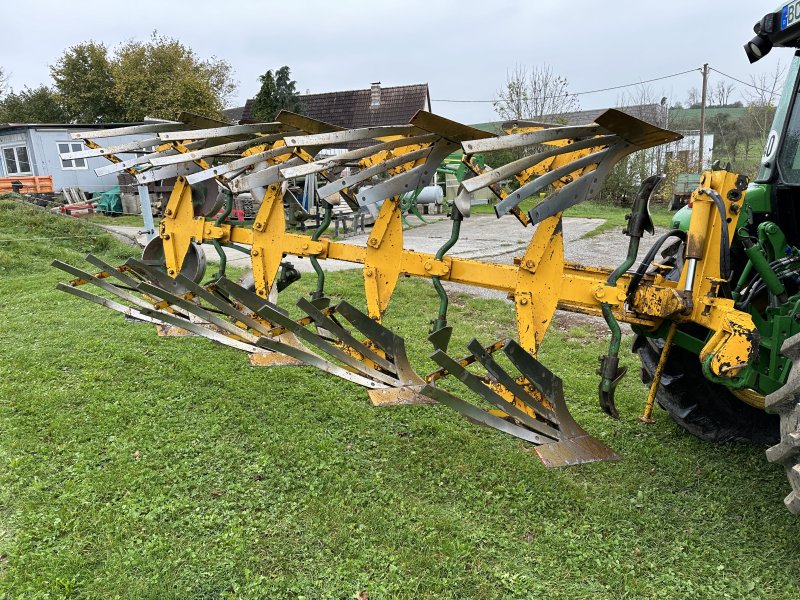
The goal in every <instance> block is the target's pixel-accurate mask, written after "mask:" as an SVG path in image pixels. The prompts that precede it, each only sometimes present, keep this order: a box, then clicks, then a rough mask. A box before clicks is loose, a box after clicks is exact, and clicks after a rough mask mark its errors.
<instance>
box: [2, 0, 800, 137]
mask: <svg viewBox="0 0 800 600" xmlns="http://www.w3.org/2000/svg"><path fill="white" fill-rule="evenodd" d="M776 4H777V2H776V1H772V0H770V1H763V0H756V1H752V0H672V1H671V2H652V1H639V2H635V1H633V0H604V1H598V0H572V1H571V2H563V1H562V2H557V1H556V0H527V1H522V0H520V1H517V2H512V1H509V0H489V1H482V2H475V1H472V0H441V1H440V0H427V1H420V0H405V1H402V2H397V1H394V2H389V1H380V0H372V1H370V2H365V1H360V0H327V1H317V0H311V1H304V0H283V1H263V2H255V1H249V2H245V1H241V0H226V1H220V0H217V1H214V2H212V1H208V0H192V1H185V2H184V1H178V0H172V1H169V0H159V1H152V0H138V1H137V2H135V3H126V2H107V1H105V2H95V1H86V0H79V1H76V2H64V1H63V0H58V1H55V0H28V1H27V2H17V1H12V0H6V1H5V2H3V5H2V10H0V15H2V22H3V23H4V27H3V33H2V35H0V67H2V68H3V69H4V70H5V71H6V72H7V73H9V74H10V84H11V86H12V87H13V88H14V89H17V90H19V89H21V88H22V87H23V86H26V85H27V86H37V85H39V84H41V83H48V84H49V83H50V76H49V71H48V66H49V65H51V64H53V63H54V62H55V61H56V60H57V59H58V57H59V56H60V55H61V54H62V52H63V51H64V49H65V48H67V47H69V46H71V45H73V44H77V43H80V42H84V41H88V40H90V39H92V40H95V41H99V42H103V43H105V44H106V45H107V46H109V47H110V48H113V47H114V46H115V45H117V44H118V43H120V42H122V41H125V40H128V39H138V40H144V39H146V38H148V37H149V35H150V33H151V32H152V31H153V30H154V29H157V30H158V32H159V33H161V34H165V35H168V36H171V37H175V38H178V39H180V40H181V41H183V42H184V43H185V44H186V45H188V46H190V47H191V48H192V49H194V51H195V52H196V53H197V54H198V55H199V56H200V57H210V56H217V57H219V58H224V59H225V60H227V61H229V62H230V64H231V65H232V67H233V70H234V77H235V79H236V80H237V81H238V82H239V87H238V91H237V93H236V95H235V97H234V99H233V100H232V102H231V104H232V105H237V104H238V105H241V104H243V103H244V100H245V99H247V98H250V97H252V96H254V95H255V93H256V92H257V90H258V76H259V75H260V74H262V73H263V72H264V71H266V70H267V69H275V68H278V67H280V66H282V65H289V66H290V67H291V70H292V76H293V78H294V79H295V80H296V81H297V84H298V89H299V90H300V91H301V92H305V91H306V90H308V91H311V92H327V91H334V90H346V89H358V88H366V87H369V84H370V82H373V81H381V82H382V84H383V85H402V84H412V83H428V84H429V86H430V93H431V98H432V99H433V110H434V112H437V113H439V114H442V115H444V116H447V117H450V118H453V119H457V120H460V121H464V122H468V123H476V122H482V121H490V120H497V118H498V117H497V115H496V114H495V113H494V110H493V108H492V105H491V103H449V102H441V101H439V100H441V99H455V100H491V99H492V98H494V97H495V95H496V93H497V91H498V89H500V87H501V86H502V84H503V82H504V80H505V78H506V74H507V70H508V69H509V68H511V67H513V66H514V65H515V64H521V65H536V64H541V63H548V64H550V65H551V66H552V68H553V70H554V72H556V73H557V74H559V75H563V76H564V77H566V78H567V80H568V81H569V88H570V91H572V92H582V91H587V90H594V89H598V88H604V87H609V86H615V85H622V84H626V83H632V82H639V81H643V80H646V79H651V78H655V77H660V76H664V75H669V74H672V73H677V72H680V71H685V70H688V69H694V68H699V67H701V66H702V64H703V63H704V62H707V63H709V65H710V66H711V67H714V68H716V69H718V70H720V71H723V72H725V73H727V74H729V75H732V76H734V77H737V78H738V79H742V80H744V81H749V80H750V75H751V74H756V73H758V72H763V71H771V70H774V68H775V66H776V63H777V62H778V60H779V59H780V61H781V63H782V64H783V65H786V64H788V62H789V60H790V58H791V54H790V52H787V51H786V50H775V51H773V52H772V53H771V54H770V55H769V56H767V57H766V58H765V59H763V60H762V61H760V62H759V63H757V65H756V66H750V65H749V64H748V62H747V59H746V57H745V54H744V51H743V50H742V45H743V44H744V43H745V42H746V41H747V40H749V39H750V38H751V37H752V36H753V33H752V27H753V24H754V23H755V22H756V21H757V20H758V19H760V18H761V16H763V15H764V14H765V13H767V12H769V11H771V10H774V9H775V7H776ZM720 77H721V76H720V75H718V74H717V73H712V76H711V80H710V82H711V85H713V84H714V82H715V80H716V79H717V78H720ZM700 83H701V76H700V73H699V71H698V72H694V73H691V74H687V75H682V76H680V77H676V78H672V79H667V80H663V81H658V82H655V83H652V84H649V85H650V86H651V89H652V91H653V94H654V95H655V96H657V97H658V98H659V99H660V98H661V96H667V97H668V98H669V99H670V104H673V103H674V102H675V101H684V100H685V98H686V92H687V90H688V89H689V88H691V87H693V86H695V87H699V86H700ZM734 84H735V85H736V86H737V88H738V89H742V88H743V87H744V86H742V85H741V84H738V83H735V82H734ZM621 92H622V90H617V91H610V92H604V93H597V94H588V95H581V96H580V97H579V99H580V106H581V108H582V109H590V108H602V107H607V106H613V105H614V104H615V103H616V102H617V100H618V99H619V97H620V94H621ZM736 96H737V97H738V94H737V95H736Z"/></svg>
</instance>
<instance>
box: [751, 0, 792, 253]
mask: <svg viewBox="0 0 800 600" xmlns="http://www.w3.org/2000/svg"><path fill="white" fill-rule="evenodd" d="M753 31H754V32H755V34H756V35H755V37H754V38H753V39H752V40H750V41H749V42H747V44H745V46H744V49H745V53H746V54H747V57H748V59H749V60H750V62H751V63H754V62H756V61H758V60H760V59H762V58H763V57H764V56H766V55H767V53H769V51H770V50H771V49H772V48H773V47H778V48H794V49H795V56H794V58H793V59H792V62H791V65H790V67H789V72H788V74H787V77H786V83H785V85H784V88H783V93H782V94H781V98H780V101H779V103H778V106H777V109H776V111H775V117H774V118H773V122H772V127H771V129H770V132H769V135H768V136H767V141H766V143H765V145H764V152H763V154H762V156H761V164H760V166H759V169H758V174H757V176H756V178H755V180H754V182H753V183H752V184H751V185H750V187H749V188H748V190H747V204H748V206H749V209H750V211H749V212H750V223H749V225H750V227H751V228H754V227H757V226H758V225H760V224H761V223H763V222H765V221H771V222H773V223H776V224H778V225H779V226H780V228H781V229H782V230H783V233H784V235H785V236H786V240H787V242H788V243H789V244H791V245H793V246H797V245H800V212H798V211H797V208H796V204H797V188H798V186H800V102H798V101H797V95H798V92H799V91H800V90H798V84H800V78H798V75H799V74H800V51H798V50H797V49H798V48H800V1H798V0H793V1H791V2H787V3H785V4H784V5H782V6H781V7H779V8H778V10H776V11H775V12H771V13H768V14H767V15H765V16H764V17H763V18H762V19H761V20H760V21H758V23H756V24H755V26H754V27H753Z"/></svg>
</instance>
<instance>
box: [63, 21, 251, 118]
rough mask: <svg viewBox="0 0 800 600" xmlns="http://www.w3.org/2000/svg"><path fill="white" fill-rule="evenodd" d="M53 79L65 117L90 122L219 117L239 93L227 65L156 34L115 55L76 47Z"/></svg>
mask: <svg viewBox="0 0 800 600" xmlns="http://www.w3.org/2000/svg"><path fill="white" fill-rule="evenodd" d="M50 74H51V76H52V77H53V81H54V83H55V88H56V90H57V93H58V96H59V99H60V102H61V104H62V105H63V107H64V110H65V113H66V118H67V119H68V120H69V121H73V122H74V121H81V122H85V123H94V122H98V121H102V122H112V121H141V120H142V119H143V118H144V117H146V116H151V117H160V118H166V119H174V118H175V117H176V116H177V114H178V113H179V112H181V111H190V112H195V113H200V114H203V115H207V116H211V117H219V116H220V111H221V110H222V108H223V107H224V105H225V102H226V101H227V99H228V98H229V97H230V95H231V93H232V92H233V91H234V90H235V88H236V85H235V82H234V81H233V79H232V77H231V66H230V65H229V64H228V63H227V62H226V61H224V60H220V59H217V58H214V57H211V58H210V59H207V60H203V59H201V58H199V57H198V56H197V55H196V54H195V53H194V52H193V51H192V50H191V49H190V48H187V47H186V46H184V45H183V44H181V43H180V42H179V41H177V40H175V39H172V38H169V37H165V36H159V35H158V33H156V32H153V34H152V36H151V37H150V39H149V40H148V41H146V42H138V41H134V40H131V41H128V42H125V43H124V44H122V45H121V46H119V47H117V48H116V49H115V50H114V51H113V52H109V51H108V49H107V48H106V47H105V46H104V45H103V44H100V43H97V42H93V41H89V42H86V43H83V44H78V45H76V46H72V47H71V48H68V49H67V50H66V51H65V52H64V54H63V55H62V56H61V58H59V60H58V61H57V62H56V64H55V65H53V66H51V67H50Z"/></svg>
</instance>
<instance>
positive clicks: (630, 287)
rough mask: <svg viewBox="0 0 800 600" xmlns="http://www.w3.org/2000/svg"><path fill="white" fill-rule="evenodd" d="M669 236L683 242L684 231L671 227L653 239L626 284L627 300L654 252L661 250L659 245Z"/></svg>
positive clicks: (653, 256) (642, 275)
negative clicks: (628, 282)
mask: <svg viewBox="0 0 800 600" xmlns="http://www.w3.org/2000/svg"><path fill="white" fill-rule="evenodd" d="M671 237H676V238H678V239H681V240H683V241H684V242H685V241H686V232H685V231H681V230H680V229H673V230H671V231H668V232H666V233H665V234H663V235H662V236H661V237H659V238H658V239H657V240H656V241H655V243H654V244H653V245H652V247H651V248H650V250H648V251H647V254H645V256H644V258H643V259H642V262H640V263H639V266H638V267H637V268H636V271H635V272H634V274H633V276H632V277H631V282H630V284H629V285H628V294H627V296H628V300H629V301H630V299H631V298H633V295H634V293H635V292H636V289H637V288H638V287H639V284H640V283H641V282H642V278H643V277H644V275H645V273H647V269H648V268H650V265H651V264H652V262H653V260H654V259H655V257H656V254H658V252H659V251H660V250H661V247H662V246H663V245H664V242H666V241H667V240H668V239H669V238H671Z"/></svg>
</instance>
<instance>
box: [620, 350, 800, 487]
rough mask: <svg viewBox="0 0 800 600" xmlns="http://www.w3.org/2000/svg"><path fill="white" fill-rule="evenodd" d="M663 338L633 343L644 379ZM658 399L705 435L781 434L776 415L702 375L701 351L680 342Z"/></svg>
mask: <svg viewBox="0 0 800 600" xmlns="http://www.w3.org/2000/svg"><path fill="white" fill-rule="evenodd" d="M663 344H664V342H663V340H657V339H652V338H646V337H644V336H637V337H636V340H635V341H634V345H633V349H634V352H637V353H638V354H639V358H640V360H641V362H642V382H644V383H650V382H651V381H652V380H653V373H654V372H655V370H656V365H657V364H658V359H659V357H660V355H661V348H662V347H663ZM798 352H800V338H798ZM798 386H800V378H799V379H798ZM656 400H657V401H658V404H659V405H660V406H661V408H663V409H664V410H665V411H667V412H668V413H669V415H670V417H672V420H673V421H675V422H676V423H677V424H678V425H680V426H681V427H683V428H684V429H685V430H686V431H688V432H689V433H691V434H692V435H693V436H695V437H698V438H700V439H702V440H706V441H709V442H746V443H749V444H754V445H762V446H768V445H770V444H774V443H775V442H777V441H778V439H779V438H778V436H779V428H778V418H777V417H776V416H775V415H770V414H767V413H765V412H764V411H762V410H760V409H758V408H755V407H753V406H750V405H748V404H745V403H744V402H743V401H741V400H739V399H738V398H737V397H736V396H734V395H733V394H732V393H731V392H730V391H729V390H728V389H727V388H725V387H724V386H721V385H719V384H716V383H712V382H710V381H709V380H708V379H706V378H705V376H704V375H703V372H702V370H701V366H700V360H699V359H698V357H697V355H695V354H692V353H691V352H688V351H687V350H684V349H683V348H680V347H678V346H673V347H672V349H671V351H670V354H669V359H668V360H667V364H666V365H665V366H664V373H663V375H662V377H661V383H660V384H659V386H658V391H657V393H656ZM798 413H799V414H800V411H798ZM796 422H797V419H795V423H796ZM799 448H800V446H799ZM798 478H799V479H800V474H798ZM797 489H800V488H797Z"/></svg>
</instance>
